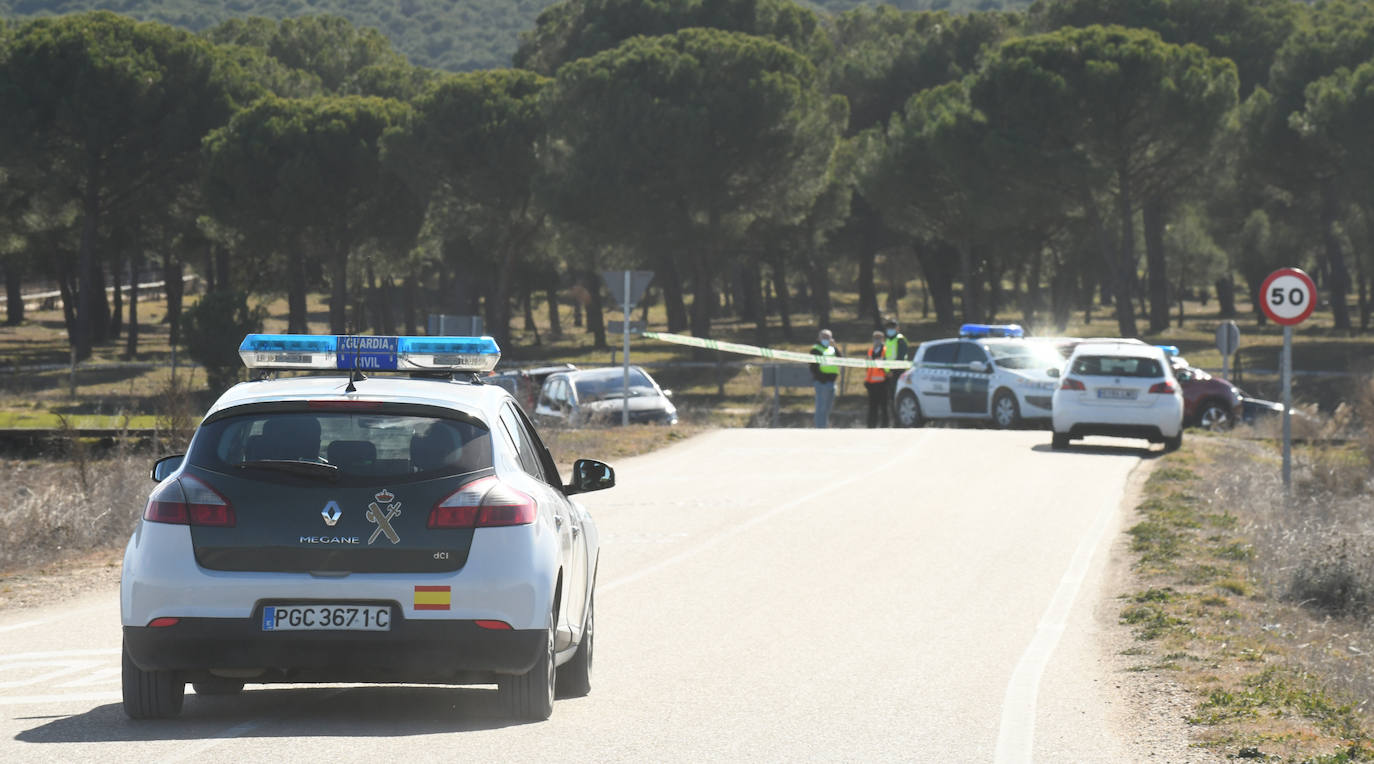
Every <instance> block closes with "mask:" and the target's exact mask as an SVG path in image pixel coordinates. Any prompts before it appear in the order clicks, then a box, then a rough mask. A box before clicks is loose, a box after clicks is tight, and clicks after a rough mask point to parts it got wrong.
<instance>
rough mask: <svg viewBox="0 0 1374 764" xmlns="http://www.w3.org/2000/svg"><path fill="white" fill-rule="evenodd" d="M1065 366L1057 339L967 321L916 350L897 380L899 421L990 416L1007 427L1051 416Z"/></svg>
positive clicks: (907, 424) (904, 424) (913, 422)
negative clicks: (953, 335) (955, 333)
mask: <svg viewBox="0 0 1374 764" xmlns="http://www.w3.org/2000/svg"><path fill="white" fill-rule="evenodd" d="M1063 364H1064V357H1063V355H1061V354H1060V351H1059V349H1058V345H1057V344H1056V343H1054V342H1050V341H1041V340H1037V339H1034V338H1027V337H1026V336H1025V332H1024V331H1023V330H1022V329H1021V327H1020V326H1017V325H1016V324H964V325H963V326H962V327H960V328H959V337H957V338H954V339H946V340H932V341H929V342H922V343H921V345H920V347H918V348H917V349H916V358H915V360H914V361H913V362H912V364H911V368H910V369H908V370H907V371H904V372H902V376H901V377H899V378H898V379H897V389H896V399H895V407H896V409H895V410H896V417H897V423H898V424H899V425H901V426H902V427H919V426H921V424H922V423H923V422H925V421H926V420H932V419H953V420H991V421H992V422H993V423H994V424H995V425H997V426H998V427H1003V428H1007V427H1016V426H1018V425H1019V424H1021V423H1022V421H1024V420H1046V419H1048V418H1049V416H1050V399H1051V398H1052V396H1053V395H1054V388H1055V387H1056V386H1058V380H1057V379H1056V378H1055V376H1054V375H1057V374H1058V373H1059V369H1060V367H1061V366H1063ZM1051 370H1053V372H1051Z"/></svg>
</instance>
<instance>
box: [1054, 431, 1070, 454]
mask: <svg viewBox="0 0 1374 764" xmlns="http://www.w3.org/2000/svg"><path fill="white" fill-rule="evenodd" d="M1068 447H1069V436H1068V435H1067V434H1066V433H1060V432H1056V433H1055V434H1054V436H1053V437H1052V438H1051V439H1050V448H1053V449H1054V450H1056V451H1060V450H1063V449H1065V448H1068Z"/></svg>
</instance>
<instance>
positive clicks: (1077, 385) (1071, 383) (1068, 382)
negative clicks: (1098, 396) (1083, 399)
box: [1059, 377, 1088, 390]
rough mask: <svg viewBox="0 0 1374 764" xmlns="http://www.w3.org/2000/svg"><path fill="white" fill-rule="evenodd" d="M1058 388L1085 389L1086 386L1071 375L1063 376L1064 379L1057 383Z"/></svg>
mask: <svg viewBox="0 0 1374 764" xmlns="http://www.w3.org/2000/svg"><path fill="white" fill-rule="evenodd" d="M1059 389H1060V390H1087V389H1088V388H1086V387H1084V386H1083V383H1082V382H1079V381H1078V380H1076V379H1074V378H1073V377H1064V381H1063V382H1061V383H1059Z"/></svg>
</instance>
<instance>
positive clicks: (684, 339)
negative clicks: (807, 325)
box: [640, 332, 911, 369]
mask: <svg viewBox="0 0 1374 764" xmlns="http://www.w3.org/2000/svg"><path fill="white" fill-rule="evenodd" d="M640 336H641V337H644V338H645V339H650V340H662V341H664V342H671V343H673V344H675V345H686V346H688V347H694V348H705V349H707V350H719V351H721V352H723V353H738V354H739V355H751V356H756V357H758V358H767V359H768V360H770V361H790V362H793V363H815V362H816V359H817V358H818V356H817V355H816V354H814V353H796V352H793V351H791V350H774V349H773V348H761V347H758V346H757V345H741V344H739V343H737V342H722V341H721V340H706V339H702V338H700V337H692V336H689V335H686V334H665V333H663V332H643V333H641V334H640ZM825 364H826V365H827V366H850V367H853V368H857V369H909V368H911V361H902V360H898V359H893V360H890V361H885V360H878V361H874V360H870V359H868V358H845V357H842V356H833V355H832V356H825Z"/></svg>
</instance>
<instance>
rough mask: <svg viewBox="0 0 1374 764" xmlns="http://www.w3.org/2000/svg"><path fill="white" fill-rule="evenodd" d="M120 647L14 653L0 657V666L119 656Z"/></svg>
mask: <svg viewBox="0 0 1374 764" xmlns="http://www.w3.org/2000/svg"><path fill="white" fill-rule="evenodd" d="M119 652H120V649H119V648H118V647H96V648H91V649H88V650H48V651H45V652H39V653H14V654H12V655H0V664H5V663H12V662H14V661H31V660H42V659H45V658H88V657H90V656H92V655H119Z"/></svg>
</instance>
